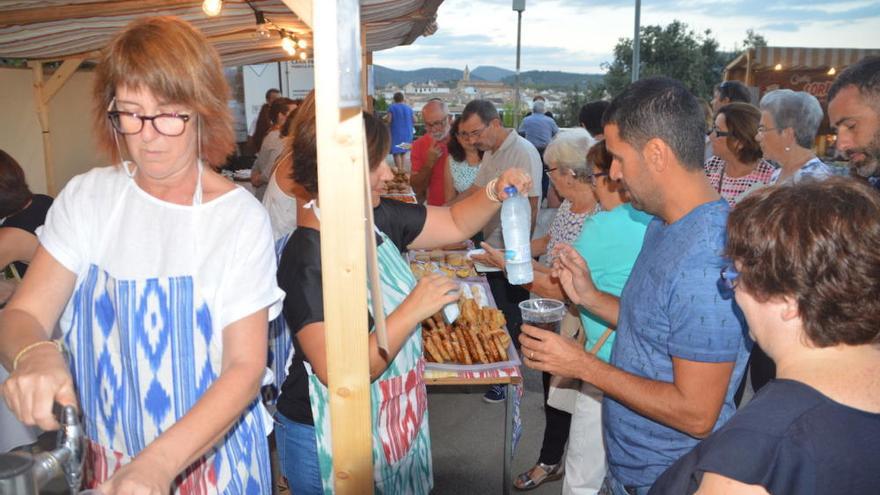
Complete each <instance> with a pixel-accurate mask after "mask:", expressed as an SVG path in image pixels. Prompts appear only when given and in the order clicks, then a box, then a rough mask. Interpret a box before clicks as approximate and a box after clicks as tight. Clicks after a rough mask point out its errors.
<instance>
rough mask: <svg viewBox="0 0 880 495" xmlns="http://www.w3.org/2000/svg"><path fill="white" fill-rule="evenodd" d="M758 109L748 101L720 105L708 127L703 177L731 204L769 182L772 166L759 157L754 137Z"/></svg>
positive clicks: (759, 114) (759, 153)
mask: <svg viewBox="0 0 880 495" xmlns="http://www.w3.org/2000/svg"><path fill="white" fill-rule="evenodd" d="M760 120H761V112H760V111H758V109H757V108H755V107H754V106H752V105H749V104H748V103H731V104H729V105H724V106H723V107H721V108H720V109H719V110H718V112H717V114H716V115H715V121H714V125H713V126H712V129H711V130H710V131H709V140H710V142H711V144H712V154H713V156H712V158H710V159H709V160H708V161H707V162H706V164H705V166H704V168H705V170H706V177H707V178H708V179H709V183H710V184H712V187H714V188H715V190H716V191H718V194H719V195H720V196H721V197H722V198H724V199H726V200H727V202H728V203H729V204H730V206H736V204H737V203H738V202H739V201H740V200H741V199H742V198H744V197H745V196H746V195H747V194H749V193H750V192H751V191H753V190H755V189H756V188H759V187H763V186H765V185H767V183H769V182H770V177H771V176H772V175H773V171H774V170H775V169H774V167H773V165H771V164H770V162H768V161H767V160H764V159H763V158H762V156H763V153H762V152H761V146H760V145H759V144H758V141H757V140H756V139H755V134H756V133H757V132H758V122H759V121H760Z"/></svg>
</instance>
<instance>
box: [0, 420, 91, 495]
mask: <svg viewBox="0 0 880 495" xmlns="http://www.w3.org/2000/svg"><path fill="white" fill-rule="evenodd" d="M53 411H54V412H55V417H56V418H57V419H58V422H59V423H61V428H60V429H59V430H58V436H57V440H56V448H55V449H54V450H51V451H49V452H40V453H38V454H31V453H29V452H26V451H13V452H9V453H7V454H0V495H37V494H38V493H40V488H42V487H43V486H45V485H46V483H48V482H49V480H51V479H53V478H55V477H56V476H59V475H61V474H64V479H65V480H66V481H67V486H69V487H70V493H71V494H72V495H75V494H76V493H78V492H79V488H80V485H81V484H82V467H83V461H84V459H85V434H84V432H83V428H82V425H81V424H80V421H79V416H78V415H77V413H76V409H74V408H73V406H65V407H64V408H61V407H60V406H58V405H57V404H56V405H55V407H54V408H53Z"/></svg>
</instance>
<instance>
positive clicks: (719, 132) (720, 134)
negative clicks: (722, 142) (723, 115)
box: [706, 127, 730, 138]
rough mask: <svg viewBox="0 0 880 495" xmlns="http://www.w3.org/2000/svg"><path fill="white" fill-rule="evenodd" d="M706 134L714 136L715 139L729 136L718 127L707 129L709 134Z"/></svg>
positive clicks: (728, 133) (727, 132)
mask: <svg viewBox="0 0 880 495" xmlns="http://www.w3.org/2000/svg"><path fill="white" fill-rule="evenodd" d="M706 134H707V135H709V136H711V135H712V134H715V137H720V138H723V137H727V136H730V132H729V131H722V130H721V129H719V128H718V127H712V128H711V129H709V132H707V133H706Z"/></svg>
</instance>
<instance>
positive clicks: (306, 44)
mask: <svg viewBox="0 0 880 495" xmlns="http://www.w3.org/2000/svg"><path fill="white" fill-rule="evenodd" d="M297 45H299V47H300V48H301V49H303V50H305V49H306V48H308V47H309V42H308V41H306V40H304V39H302V38H300V39H299V42H298V43H297Z"/></svg>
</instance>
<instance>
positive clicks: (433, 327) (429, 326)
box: [424, 318, 437, 330]
mask: <svg viewBox="0 0 880 495" xmlns="http://www.w3.org/2000/svg"><path fill="white" fill-rule="evenodd" d="M424 323H425V324H426V325H427V326H428V328H430V329H431V330H437V326H436V325H434V320H432V319H431V318H428V319H427V320H425V322H424Z"/></svg>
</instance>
